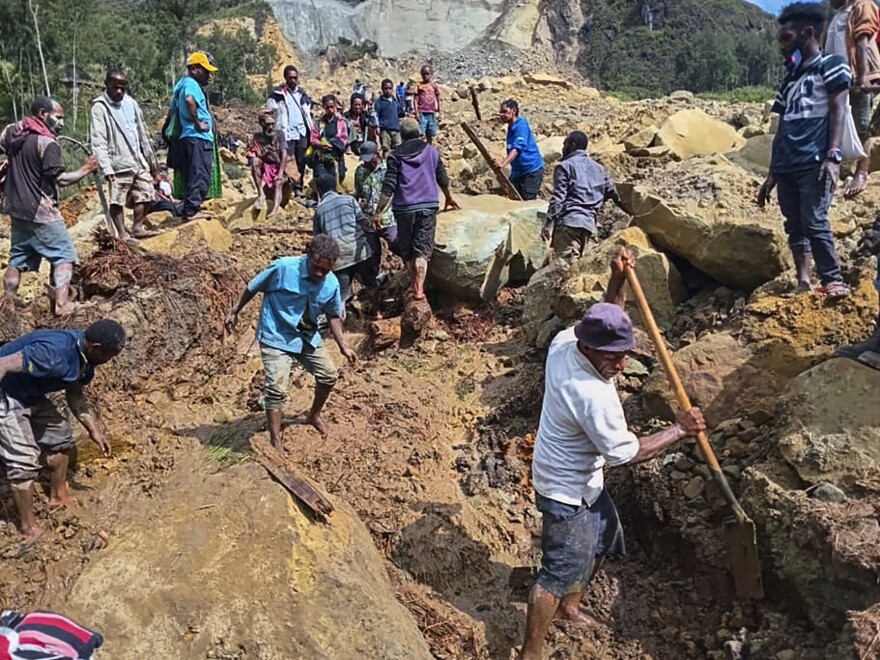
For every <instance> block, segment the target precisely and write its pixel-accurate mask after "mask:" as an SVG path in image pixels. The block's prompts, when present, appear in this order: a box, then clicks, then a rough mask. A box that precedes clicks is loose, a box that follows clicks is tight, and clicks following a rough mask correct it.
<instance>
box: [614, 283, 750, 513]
mask: <svg viewBox="0 0 880 660" xmlns="http://www.w3.org/2000/svg"><path fill="white" fill-rule="evenodd" d="M626 281H627V284H629V288H630V290H631V291H632V294H633V297H634V298H635V299H636V305H638V307H639V311H640V312H641V314H642V319H644V321H645V325H646V326H647V328H648V335H649V336H650V337H651V342H652V343H653V344H654V350H656V351H657V357H658V358H660V364H662V365H663V370H664V371H665V372H666V377H667V378H668V379H669V382H670V384H671V385H672V389H673V390H675V398H676V399H678V405H679V406H680V407H681V409H682V410H684V411H685V412H687V411H689V410H690V409H691V408H693V406H692V405H691V400H690V398H688V395H687V392H685V391H684V386H683V385H682V384H681V378H679V377H678V371H677V370H676V368H675V365H674V364H673V362H672V357H671V356H670V355H669V351H668V350H666V341H665V340H664V339H663V335H661V334H660V328H658V327H657V322H656V321H655V320H654V314H653V313H652V312H651V307H650V306H649V305H648V300H647V298H645V292H644V291H642V285H641V284H640V283H639V278H638V277H637V276H636V272H635V271H634V270H633V269H632V268H627V269H626ZM697 446H698V447H699V448H700V452H701V453H702V454H703V458H704V459H705V460H706V463H708V465H709V471H710V472H711V473H712V476H713V477H714V479H715V481H716V482H717V483H718V486H719V487H720V488H721V491H722V493H723V495H724V498H725V499H726V500H727V502H728V503H729V504H730V506H731V508H732V509H733V512H734V514H735V515H736V517H737V518H738V519H739V521H740V522H742V521H744V520H746V514H745V511H743V508H742V506H741V505H740V503H739V501H737V499H736V496H735V495H734V494H733V491H732V490H731V489H730V484H728V483H727V478H726V477H725V476H724V472H722V471H721V466H720V465H719V464H718V459H717V458H716V457H715V452H714V451H712V445H711V444H709V438H708V436H707V435H706V432H705V431H700V433H699V434H697Z"/></svg>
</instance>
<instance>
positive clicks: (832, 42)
mask: <svg viewBox="0 0 880 660" xmlns="http://www.w3.org/2000/svg"><path fill="white" fill-rule="evenodd" d="M848 18H849V7H844V8H843V9H838V10H837V11H836V12H834V16H832V17H831V20H830V21H828V31H827V32H826V33H825V52H826V53H828V54H829V55H840V56H841V57H843V59H845V60H846V61H847V62H849V51H847V48H846V22H847V19H848Z"/></svg>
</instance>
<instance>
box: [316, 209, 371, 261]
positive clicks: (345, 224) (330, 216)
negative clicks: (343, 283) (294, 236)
mask: <svg viewBox="0 0 880 660" xmlns="http://www.w3.org/2000/svg"><path fill="white" fill-rule="evenodd" d="M365 227H369V225H368V221H367V218H366V217H365V216H364V212H363V211H362V210H361V206H360V204H358V203H357V202H356V201H355V199H354V197H352V196H351V195H340V194H338V193H335V192H328V193H326V194H325V195H324V196H322V197H321V201H320V202H318V208H317V210H316V211H315V218H314V220H313V223H312V229H313V231H314V233H315V234H327V235H328V236H332V237H333V238H334V239H336V243H337V244H338V245H339V259H337V260H336V265H335V266H334V267H333V270H334V271H339V270H342V269H343V268H348V267H349V266H353V265H354V264H357V263H360V262H361V261H364V260H365V259H369V258H370V257H371V256H372V254H373V252H372V250H370V245H369V243H367V236H366V234H365V233H364V229H365Z"/></svg>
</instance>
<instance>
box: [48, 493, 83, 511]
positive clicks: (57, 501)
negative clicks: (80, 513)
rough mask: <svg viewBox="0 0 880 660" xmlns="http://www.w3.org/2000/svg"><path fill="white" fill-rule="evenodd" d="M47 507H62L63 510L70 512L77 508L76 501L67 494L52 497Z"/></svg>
mask: <svg viewBox="0 0 880 660" xmlns="http://www.w3.org/2000/svg"><path fill="white" fill-rule="evenodd" d="M49 506H50V507H52V508H59V507H63V508H65V509H70V510H71V511H74V510H76V508H77V507H78V505H77V503H76V500H75V499H74V498H72V497H71V496H70V495H69V494H68V493H65V494H64V495H60V494H59V495H53V496H52V497H50V498H49Z"/></svg>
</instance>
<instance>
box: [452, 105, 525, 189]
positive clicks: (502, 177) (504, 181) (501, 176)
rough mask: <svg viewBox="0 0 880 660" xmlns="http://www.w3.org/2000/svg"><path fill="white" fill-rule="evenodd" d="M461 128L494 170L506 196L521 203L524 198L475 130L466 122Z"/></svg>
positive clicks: (462, 123)
mask: <svg viewBox="0 0 880 660" xmlns="http://www.w3.org/2000/svg"><path fill="white" fill-rule="evenodd" d="M461 128H462V130H463V131H464V132H465V134H467V136H468V137H469V138H470V140H471V142H473V143H474V146H475V147H476V148H477V151H479V152H480V155H481V156H482V157H483V158H484V159H485V161H486V162H487V163H489V167H491V168H492V171H493V172H495V178H496V179H498V183H500V184H501V189H502V190H503V191H504V194H505V195H506V196H507V197H509V198H510V199H515V200H517V201H519V202H521V201H522V197H521V196H520V194H519V193H518V192H517V190H516V188H514V187H513V184H512V183H511V182H510V179H508V178H507V175H506V174H505V173H504V170H503V169H502V168H500V167H496V166H495V161H494V159H493V158H492V154H490V153H489V150H488V149H486V147H485V145H484V144H483V141H482V140H480V138H479V136H477V134H476V133H474V129H472V128H471V127H470V126H469V125H468V123H467V122H466V121H463V122H461Z"/></svg>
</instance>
